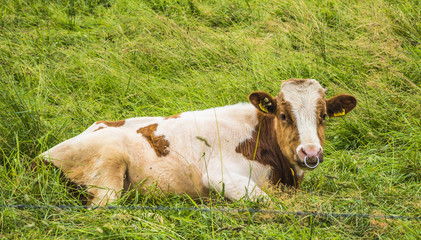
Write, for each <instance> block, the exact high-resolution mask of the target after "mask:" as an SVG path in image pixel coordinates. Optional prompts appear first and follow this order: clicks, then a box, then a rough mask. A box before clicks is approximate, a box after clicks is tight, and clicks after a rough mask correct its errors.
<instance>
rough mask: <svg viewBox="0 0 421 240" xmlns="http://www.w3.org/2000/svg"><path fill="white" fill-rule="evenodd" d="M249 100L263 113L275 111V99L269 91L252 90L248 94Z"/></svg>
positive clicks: (273, 112)
mask: <svg viewBox="0 0 421 240" xmlns="http://www.w3.org/2000/svg"><path fill="white" fill-rule="evenodd" d="M249 101H250V102H251V104H253V105H254V106H255V107H256V108H257V109H258V110H260V111H261V112H263V113H268V114H275V113H276V100H275V99H274V98H273V97H272V96H270V94H269V93H265V92H253V93H251V94H250V95H249Z"/></svg>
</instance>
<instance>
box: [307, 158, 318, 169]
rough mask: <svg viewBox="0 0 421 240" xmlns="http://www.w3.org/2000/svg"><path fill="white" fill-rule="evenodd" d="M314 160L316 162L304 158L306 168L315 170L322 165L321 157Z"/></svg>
mask: <svg viewBox="0 0 421 240" xmlns="http://www.w3.org/2000/svg"><path fill="white" fill-rule="evenodd" d="M313 159H315V161H312V162H310V161H309V158H308V157H307V156H305V157H304V165H306V167H308V168H310V169H313V168H316V167H317V166H319V163H320V159H319V157H317V156H316V157H313Z"/></svg>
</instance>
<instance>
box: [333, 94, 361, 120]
mask: <svg viewBox="0 0 421 240" xmlns="http://www.w3.org/2000/svg"><path fill="white" fill-rule="evenodd" d="M355 106H357V99H356V98H355V97H354V96H351V95H346V94H341V95H336V96H334V97H332V98H330V99H328V100H326V108H327V115H329V117H340V116H343V115H345V114H347V113H349V112H350V111H351V110H352V109H354V107H355Z"/></svg>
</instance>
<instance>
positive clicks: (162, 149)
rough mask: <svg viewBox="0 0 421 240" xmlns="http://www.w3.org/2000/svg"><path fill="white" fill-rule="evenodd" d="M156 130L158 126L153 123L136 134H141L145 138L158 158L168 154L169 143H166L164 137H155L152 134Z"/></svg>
mask: <svg viewBox="0 0 421 240" xmlns="http://www.w3.org/2000/svg"><path fill="white" fill-rule="evenodd" d="M157 128H158V124H156V123H155V124H151V125H148V126H146V127H143V128H139V129H138V130H137V133H141V134H142V135H143V136H144V137H145V138H146V140H147V141H148V142H149V144H150V145H151V147H152V148H153V149H154V150H155V153H156V155H157V156H158V157H164V156H167V155H168V154H169V153H170V151H169V150H168V147H169V146H170V142H168V141H167V140H166V139H165V137H164V136H156V135H155V134H154V132H155V131H156V129H157Z"/></svg>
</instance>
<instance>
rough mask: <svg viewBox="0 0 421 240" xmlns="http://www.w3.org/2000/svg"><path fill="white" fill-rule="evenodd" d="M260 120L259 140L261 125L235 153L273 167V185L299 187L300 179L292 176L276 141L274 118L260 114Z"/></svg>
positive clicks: (289, 166)
mask: <svg viewBox="0 0 421 240" xmlns="http://www.w3.org/2000/svg"><path fill="white" fill-rule="evenodd" d="M258 118H259V119H260V123H261V124H259V125H260V134H259V139H258V140H257V135H258V132H259V125H257V126H256V128H255V130H254V131H253V134H252V138H251V139H248V140H246V141H244V142H242V143H240V144H239V145H238V146H237V147H236V148H235V151H236V152H237V153H241V154H243V156H244V157H246V158H247V159H250V160H255V161H258V162H260V163H262V164H264V165H270V166H271V167H272V177H271V181H272V183H273V184H278V183H283V184H285V185H287V186H297V184H298V183H299V179H298V178H296V177H294V175H293V174H292V171H291V168H292V166H291V164H289V162H288V160H287V159H285V156H284V154H283V153H282V151H281V149H280V148H279V145H278V143H277V140H276V132H275V126H274V125H275V123H274V121H275V118H274V116H273V115H267V114H261V113H258ZM257 141H258V145H257V151H256V156H254V153H255V149H256V144H257Z"/></svg>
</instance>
